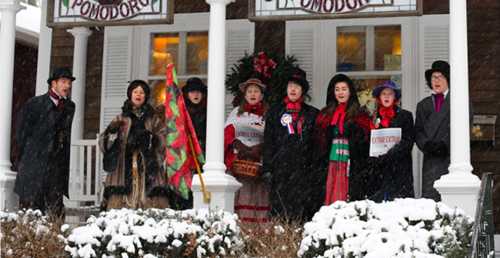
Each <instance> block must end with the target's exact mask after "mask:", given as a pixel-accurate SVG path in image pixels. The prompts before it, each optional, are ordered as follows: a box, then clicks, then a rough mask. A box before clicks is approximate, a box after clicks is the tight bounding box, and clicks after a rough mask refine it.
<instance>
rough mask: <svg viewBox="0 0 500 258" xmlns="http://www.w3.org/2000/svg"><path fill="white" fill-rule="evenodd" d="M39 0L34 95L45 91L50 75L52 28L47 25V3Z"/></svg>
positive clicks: (45, 0)
mask: <svg viewBox="0 0 500 258" xmlns="http://www.w3.org/2000/svg"><path fill="white" fill-rule="evenodd" d="M47 1H48V0H41V1H40V11H41V12H42V13H41V15H40V35H39V36H38V60H37V67H36V90H35V95H42V94H44V93H46V92H47V90H48V85H47V79H48V78H49V76H50V53H51V52H52V29H51V28H49V27H47V5H48V3H47Z"/></svg>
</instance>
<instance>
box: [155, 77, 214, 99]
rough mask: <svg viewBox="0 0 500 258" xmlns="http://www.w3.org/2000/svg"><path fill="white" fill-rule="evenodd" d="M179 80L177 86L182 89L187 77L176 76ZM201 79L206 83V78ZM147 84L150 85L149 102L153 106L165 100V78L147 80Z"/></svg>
mask: <svg viewBox="0 0 500 258" xmlns="http://www.w3.org/2000/svg"><path fill="white" fill-rule="evenodd" d="M177 79H178V82H179V87H180V88H181V89H182V87H184V85H186V81H187V79H189V78H188V77H182V78H177ZM202 81H203V82H204V83H205V85H206V83H207V80H206V79H202ZM148 83H149V85H150V87H151V92H152V94H151V99H150V100H149V102H150V104H151V105H153V106H158V105H162V104H163V103H164V102H165V80H149V82H148Z"/></svg>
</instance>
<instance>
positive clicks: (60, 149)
mask: <svg viewBox="0 0 500 258" xmlns="http://www.w3.org/2000/svg"><path fill="white" fill-rule="evenodd" d="M74 80H75V77H73V75H72V74H71V71H70V70H68V69H65V68H59V69H56V70H55V71H54V72H53V73H52V75H51V77H50V78H49V79H48V80H47V83H48V86H49V89H48V92H47V93H45V94H43V95H41V96H36V97H33V98H31V99H29V100H28V101H27V102H26V104H25V105H24V106H23V108H22V110H21V112H20V115H19V117H20V119H19V121H18V123H17V125H16V142H17V145H18V149H19V155H18V160H17V168H18V173H17V178H16V184H15V188H14V191H15V192H16V193H17V194H18V195H19V206H20V208H21V209H23V208H31V209H40V210H41V211H42V212H43V213H44V214H47V213H48V214H50V215H55V216H59V217H60V216H63V215H64V205H63V195H66V196H68V179H69V153H70V142H71V124H72V121H73V115H74V113H75V103H74V102H73V101H71V100H70V99H69V95H70V92H71V84H72V82H73V81H74Z"/></svg>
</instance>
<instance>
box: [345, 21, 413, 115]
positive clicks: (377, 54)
mask: <svg viewBox="0 0 500 258" xmlns="http://www.w3.org/2000/svg"><path fill="white" fill-rule="evenodd" d="M336 56H337V60H336V64H337V67H336V69H337V72H340V73H345V74H346V75H348V76H350V77H351V78H352V79H353V80H354V82H355V84H356V86H357V87H358V96H359V99H360V102H361V105H363V106H366V107H367V108H368V109H369V110H373V109H374V105H375V103H374V100H373V99H372V97H371V93H372V90H373V88H374V87H375V86H377V85H378V84H380V83H381V82H383V81H386V80H393V81H394V82H396V83H397V84H398V85H401V83H402V74H403V72H402V69H401V67H402V66H401V26H400V25H379V26H344V27H338V28H337V55H336Z"/></svg>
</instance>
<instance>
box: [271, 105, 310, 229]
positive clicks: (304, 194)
mask: <svg viewBox="0 0 500 258" xmlns="http://www.w3.org/2000/svg"><path fill="white" fill-rule="evenodd" d="M285 112H286V106H285V104H283V103H281V104H278V105H276V106H274V107H272V108H271V109H270V110H269V111H268V112H267V114H266V124H265V130H264V148H263V177H264V178H267V180H268V181H269V182H270V185H271V191H270V201H271V213H272V214H273V215H280V216H286V217H288V218H294V219H302V218H304V217H308V216H310V215H308V214H307V213H308V212H309V210H310V209H309V208H308V205H310V202H309V201H308V198H309V196H308V195H309V192H311V191H313V190H314V189H311V187H310V185H308V183H309V182H308V180H307V179H308V178H310V175H311V173H313V172H312V170H311V160H312V149H313V144H314V143H313V133H314V121H315V119H316V115H317V113H318V110H317V109H316V108H314V107H312V106H309V105H307V104H305V103H304V104H302V109H301V111H300V112H299V119H300V117H303V119H304V120H303V125H302V134H301V135H299V134H298V133H297V130H296V129H297V127H296V125H295V134H291V135H290V134H288V130H287V128H286V127H285V126H283V125H282V124H281V117H282V116H283V114H284V113H285ZM299 119H297V120H299Z"/></svg>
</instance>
